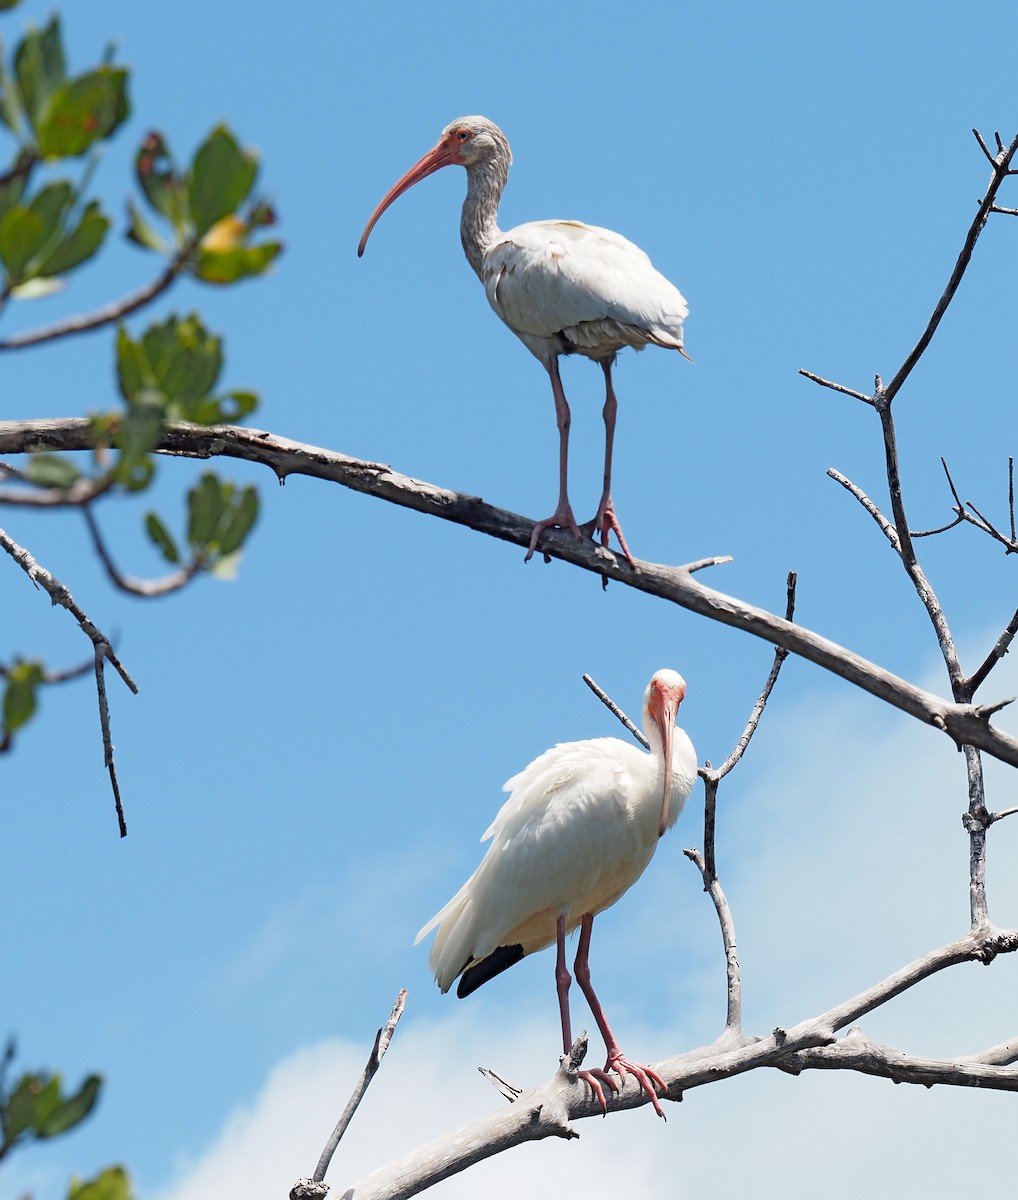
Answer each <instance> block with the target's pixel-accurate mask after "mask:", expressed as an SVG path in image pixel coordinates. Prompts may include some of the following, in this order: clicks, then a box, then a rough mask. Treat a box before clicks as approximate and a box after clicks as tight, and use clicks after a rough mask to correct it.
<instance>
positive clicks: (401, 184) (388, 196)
mask: <svg viewBox="0 0 1018 1200" xmlns="http://www.w3.org/2000/svg"><path fill="white" fill-rule="evenodd" d="M457 149H458V146H457V143H455V142H453V141H452V140H451V139H449V138H447V137H443V138H442V139H441V141H440V142H439V143H438V145H437V146H435V147H433V148H432V149H431V150H429V151H428V153H427V154H425V156H424V157H423V158H422V159H420V160H419V161H418V162H415V163H414V165H413V166H412V167H411V168H410V170H409V171H407V173H406V174H405V175H404V176H403V178H402V179H400V180H397V182H396V183H394V184H393V185H392V187H391V188H390V189H389V190H388V191H387V192H386V193H385V195H384V196H383V197H382V200H381V203H380V204H379V205H378V207H377V208H376V209H375V211H374V212H373V213H372V214H371V220H370V221H368V223H367V225H365V227H364V232H363V233H362V234H361V240H360V244H359V245H358V247H357V257H358V258H360V257H361V255H362V254H363V253H364V247H365V246H366V245H367V244H368V238H369V237H370V236H371V231H372V229H374V227H375V225H376V224H377V222H378V218H379V217H380V216H381V215H382V213H384V212H385V210H386V209H387V208H388V207H389V205H390V204H392V202H393V201H394V200H398V199H399V197H400V196H402V195H403V193H404V192H405V191H408V190H409V189H410V188H412V187H413V186H414V184H415V183H420V181H421V180H422V179H426V178H427V177H428V176H429V175H433V174H434V173H435V171H439V170H441V168H442V167H449V166H452V164H453V163H455V162H458V161H459V159H458V158H457V156H456V152H457Z"/></svg>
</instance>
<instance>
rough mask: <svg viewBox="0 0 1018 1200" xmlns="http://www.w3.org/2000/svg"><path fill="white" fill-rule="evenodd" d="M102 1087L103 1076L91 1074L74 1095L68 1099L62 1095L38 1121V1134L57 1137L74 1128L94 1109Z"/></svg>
mask: <svg viewBox="0 0 1018 1200" xmlns="http://www.w3.org/2000/svg"><path fill="white" fill-rule="evenodd" d="M101 1087H102V1078H101V1077H100V1076H98V1075H89V1077H88V1078H87V1079H86V1080H85V1082H84V1083H83V1084H82V1085H81V1087H80V1088H79V1089H78V1091H77V1092H75V1094H74V1095H73V1096H68V1097H67V1098H66V1099H64V1098H62V1097H61V1099H60V1102H59V1104H57V1105H56V1106H55V1107H54V1108H53V1109H52V1110H51V1111H50V1112H49V1114H48V1115H47V1116H46V1117H44V1118H43V1120H41V1121H40V1122H37V1125H36V1132H37V1135H38V1136H39V1137H40V1138H50V1137H57V1136H58V1135H59V1134H61V1133H66V1132H67V1131H68V1129H73V1128H74V1126H75V1125H77V1124H79V1122H81V1121H83V1120H84V1119H85V1118H86V1117H87V1116H88V1114H89V1113H90V1112H91V1111H92V1108H93V1107H94V1105H95V1102H96V1100H97V1099H98V1097H99V1089H100V1088H101Z"/></svg>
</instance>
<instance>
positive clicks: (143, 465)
mask: <svg viewBox="0 0 1018 1200" xmlns="http://www.w3.org/2000/svg"><path fill="white" fill-rule="evenodd" d="M165 408H166V397H165V396H163V395H162V394H161V393H160V392H158V391H155V390H154V389H152V388H143V389H142V390H141V391H139V392H137V393H136V394H135V395H134V396H132V397H131V401H130V408H129V409H128V410H127V412H126V414H125V415H124V417H123V419H122V420H121V422H120V426H119V429H118V431H117V437H116V444H117V448H118V449H119V450H120V458H119V459H118V461H117V465H116V467H115V468H114V474H115V476H116V478H117V481H118V482H119V483H120V484H121V485H122V486H123V487H124V488H125V489H126V490H127V491H129V492H136V491H140V490H141V489H142V488H143V487H146V486H147V485H148V483H149V481H150V480H151V478H152V475H153V473H154V472H155V465H154V463H153V462H152V456H151V451H152V449H153V447H154V446H155V444H156V442H158V441H159V436H160V434H161V433H162V431H163V420H164V416H165Z"/></svg>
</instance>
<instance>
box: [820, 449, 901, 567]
mask: <svg viewBox="0 0 1018 1200" xmlns="http://www.w3.org/2000/svg"><path fill="white" fill-rule="evenodd" d="M827 474H828V475H829V476H830V478H831V479H833V480H834V481H835V482H836V483H840V484H841V486H842V487H843V488H844V489H845V490H846V491H848V492H851V493H852V495H853V496H854V497H855V498H856V500H858V501H859V503H860V504H861V505H862V506H863V508H864V509H866V511H867V512H868V513H869V514H870V516H871V517H872V518H873V520H874V521H876V523H877V524H878V525H879V526H880V529H881V532H882V533H883V535H884V537H886V538H887V540H888V541H889V542H890V543H891V546H892V547H893V549H894V552H895V553H896V554H900V553H901V543H900V542H899V540H898V531H897V530H896V529H895V528H894V526H893V525H892V524H891V522H890V521H888V519H887V518H886V517H885V516H884V514H883V513H882V512H881V511H880V509H879V508H877V506H876V505H875V504H874V503H873V501H872V500H871V499H870V498H869V496H867V495H866V493H865V492H864V491H863V490H862V488H861V487H859V486H858V485H857V484H855V483H853V482H852V481H851V479H849V478H848V477H847V476H845V475H842V473H841V472H840V471H838V470H836V469H835V468H834V467H828V469H827Z"/></svg>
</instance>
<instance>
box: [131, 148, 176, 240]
mask: <svg viewBox="0 0 1018 1200" xmlns="http://www.w3.org/2000/svg"><path fill="white" fill-rule="evenodd" d="M134 169H135V172H136V174H137V176H138V183H139V185H140V186H141V190H142V191H143V192H144V193H145V196H146V198H147V200H148V202H149V204H151V205H152V207H153V208H154V209H155V210H156V212H157V213H160V214H161V215H162V216H164V217H165V218H166V219H167V220H168V221H169V222H170V224H171V225H172V226H173V227H174V229H176V230H177V231H178V232H180V231H181V230H182V229H183V226H184V224H185V222H186V220H187V198H186V195H185V191H184V184H183V181H182V180H181V178H180V175H179V173H178V172H177V168H176V165H175V164H174V162H173V158H172V156H171V154H170V148H169V146H168V145H167V144H166V140H165V139H164V137H163V135H162V134H161V133H157V132H152V133H150V134H147V135H146V137H145V138H144V139H143V140H142V143H141V145H140V146H139V148H138V153H137V155H136V156H135V160H134Z"/></svg>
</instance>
